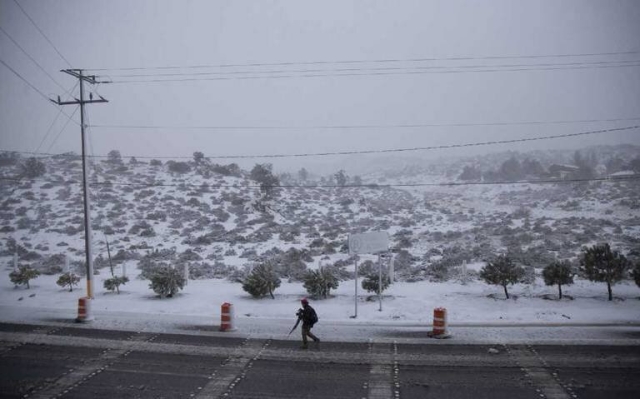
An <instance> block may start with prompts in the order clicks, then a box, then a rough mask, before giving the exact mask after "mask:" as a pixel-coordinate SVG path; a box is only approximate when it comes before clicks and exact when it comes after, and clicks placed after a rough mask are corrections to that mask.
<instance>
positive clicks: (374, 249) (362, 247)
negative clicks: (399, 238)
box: [349, 231, 389, 255]
mask: <svg viewBox="0 0 640 399" xmlns="http://www.w3.org/2000/svg"><path fill="white" fill-rule="evenodd" d="M388 250H389V234H388V233H387V232H386V231H373V232H370V233H363V234H349V254H350V255H355V254H375V253H378V252H383V251H388Z"/></svg>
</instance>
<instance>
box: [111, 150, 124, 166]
mask: <svg viewBox="0 0 640 399" xmlns="http://www.w3.org/2000/svg"><path fill="white" fill-rule="evenodd" d="M107 162H109V163H111V164H114V165H120V164H122V155H120V151H118V150H111V151H109V153H108V154H107Z"/></svg>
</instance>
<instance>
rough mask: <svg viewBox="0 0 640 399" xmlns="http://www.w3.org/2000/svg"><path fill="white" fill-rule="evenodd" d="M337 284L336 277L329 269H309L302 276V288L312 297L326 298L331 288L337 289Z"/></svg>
mask: <svg viewBox="0 0 640 399" xmlns="http://www.w3.org/2000/svg"><path fill="white" fill-rule="evenodd" d="M338 285H339V282H338V278H337V277H336V276H335V275H334V274H333V273H332V272H331V269H327V268H323V267H321V268H319V269H318V270H309V271H308V272H307V273H306V274H305V276H304V288H305V289H306V290H307V293H309V295H311V296H312V297H314V298H327V297H328V296H329V294H330V293H331V290H332V289H334V290H335V289H337V288H338Z"/></svg>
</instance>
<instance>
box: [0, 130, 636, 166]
mask: <svg viewBox="0 0 640 399" xmlns="http://www.w3.org/2000/svg"><path fill="white" fill-rule="evenodd" d="M638 128H640V125H635V126H626V127H617V128H610V129H600V130H591V131H586V132H577V133H566V134H558V135H550V136H542V137H529V138H520V139H512V140H493V141H484V142H476V143H464V144H447V145H438V146H428V147H410V148H393V149H381V150H354V151H333V152H315V153H299V154H263V155H259V154H255V155H209V156H206V158H209V159H254V158H302V157H318V156H329V155H360V154H384V153H393V152H409V151H426V150H443V149H451V148H465V147H478V146H489V145H497V144H511V143H523V142H529V141H540V140H552V139H560V138H566V137H577V136H586V135H592V134H602V133H611V132H620V131H625V130H633V129H638ZM0 151H3V152H16V153H21V154H34V155H42V156H60V155H63V154H49V153H39V154H35V153H33V152H25V151H22V152H21V151H8V150H0ZM123 156H125V157H135V158H141V159H145V158H149V159H190V158H192V157H185V156H142V155H123ZM93 157H95V158H108V157H109V156H108V155H94V156H93Z"/></svg>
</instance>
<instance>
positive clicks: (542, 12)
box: [0, 0, 640, 165]
mask: <svg viewBox="0 0 640 399" xmlns="http://www.w3.org/2000/svg"><path fill="white" fill-rule="evenodd" d="M17 2H18V3H19V5H20V6H21V7H22V8H23V9H24V11H26V13H27V14H28V15H29V16H30V17H31V18H32V20H33V21H34V22H35V24H36V25H37V26H38V27H39V28H40V30H41V31H42V32H43V33H44V34H45V35H46V36H47V38H48V39H49V40H50V42H51V43H52V44H53V45H54V46H55V47H56V48H57V51H56V50H55V49H54V48H53V46H52V45H51V44H50V43H48V41H47V40H46V39H45V38H44V37H43V36H42V35H41V34H40V33H39V31H38V29H37V28H36V27H35V26H34V24H32V23H31V22H30V21H29V19H28V18H27V16H26V15H25V14H24V13H23V12H22V11H21V9H20V8H19V6H18V5H17V4H16V2H15V1H14V0H0V27H1V28H2V31H1V32H0V59H1V60H2V61H3V62H4V63H6V64H7V65H8V66H10V67H11V68H13V70H14V71H15V72H17V73H19V74H20V75H21V76H22V78H24V79H25V80H26V81H28V82H29V83H30V84H31V85H33V86H34V87H35V88H37V89H38V90H39V91H40V92H41V93H42V94H44V95H45V96H48V97H52V98H53V97H56V96H57V95H61V97H62V99H63V100H64V99H66V98H67V97H68V96H67V95H65V92H64V90H63V89H62V88H61V87H59V86H58V85H57V84H56V83H55V82H54V81H53V80H55V81H56V82H58V83H59V84H60V86H62V87H63V88H64V89H65V90H69V89H71V88H72V87H74V85H75V83H76V81H75V80H74V79H73V78H71V77H70V76H68V75H65V74H63V73H61V72H60V70H61V69H65V68H70V67H73V68H83V69H87V73H90V74H97V75H100V77H99V80H110V81H113V83H111V84H101V85H98V86H95V87H91V86H90V85H87V91H92V92H94V93H99V94H100V95H102V96H104V97H105V98H106V99H108V100H109V103H104V104H93V105H88V106H87V107H86V108H87V114H88V123H89V124H90V125H95V126H93V127H91V128H90V129H89V135H90V142H91V152H92V154H93V155H106V154H107V153H108V152H109V151H110V150H112V149H117V150H119V151H120V152H121V153H122V155H123V156H132V155H133V156H137V157H140V158H142V157H145V156H150V157H174V156H175V157H178V156H189V157H190V156H191V155H192V154H193V152H195V151H201V152H203V153H204V154H205V155H207V156H223V155H252V154H298V153H316V152H335V151H358V150H380V149H391V148H411V147H425V146H441V145H454V144H467V143H475V142H486V141H491V140H509V139H518V138H532V137H539V136H549V135H560V134H571V133H578V132H586V131H593V130H600V129H610V128H620V127H627V126H634V125H638V124H640V2H639V1H635V0H629V1H613V0H601V1H592V0H577V1H555V0H549V1H511V0H505V1H495V0H492V1H451V0H446V1H427V0H415V1H413V0H411V1H410V0H401V1H371V0H369V1H364V0H362V1H348V0H335V1H321V2H317V1H313V2H312V1H300V0H291V1H265V0H260V1H258V0H256V1H231V0H229V1H213V0H202V1H196V0H193V1H170V0H164V1H159V0H148V1H142V0H137V1H129V0H127V1H120V0H109V1H89V0H57V1H54V0H17ZM7 34H8V35H10V36H11V38H12V39H13V40H12V39H10V38H9V37H8V36H7ZM13 41H15V42H16V43H17V44H19V45H20V46H21V47H22V48H23V49H24V51H25V52H26V53H28V54H29V56H31V57H32V58H33V59H34V60H35V61H37V63H38V64H39V65H40V66H41V67H42V68H43V69H44V71H46V72H47V73H48V74H49V75H50V76H51V77H48V76H47V75H46V74H45V73H44V72H43V71H42V70H41V69H40V68H39V67H38V66H37V65H36V64H35V63H34V62H33V61H32V60H31V59H30V58H29V56H27V55H25V53H24V52H23V51H21V50H20V49H19V48H18V47H17V46H16V44H15V43H14V42H13ZM58 52H59V53H60V54H61V55H62V56H60V55H59V54H58ZM62 57H64V59H66V60H67V61H68V62H69V63H67V61H65V60H64V59H63V58H62ZM391 60H395V61H391ZM346 61H357V62H346ZM251 64H253V65H251ZM255 64H259V65H255ZM269 64H272V65H269ZM273 64H276V65H273ZM221 65H223V66H221ZM229 65H233V66H229ZM201 66H207V67H201ZM166 67H181V68H166ZM127 68H141V69H127ZM92 69H93V70H92ZM123 75H145V76H137V77H133V76H123ZM149 75H159V76H149ZM340 75H342V76H340ZM356 75H360V76H356ZM51 78H53V79H51ZM167 79H168V80H171V81H166V82H132V81H139V80H167ZM78 95H79V94H78V90H77V88H76V89H75V90H74V96H76V97H77V96H78ZM94 98H96V97H95V96H94ZM63 108H64V109H63V111H64V112H65V113H66V114H67V115H71V114H73V112H74V111H75V109H76V107H75V106H71V105H68V106H64V107H63ZM59 109H60V108H59V107H58V106H56V105H53V104H51V103H48V102H47V101H46V100H45V99H44V98H43V96H42V95H41V94H39V93H38V92H36V91H35V90H34V89H33V88H32V87H30V86H29V85H28V84H27V83H25V82H24V81H23V80H21V79H20V78H19V77H18V76H16V75H15V74H14V73H13V72H11V71H10V70H9V69H8V68H7V66H5V65H2V64H0V149H5V150H16V151H25V152H31V151H38V152H47V153H60V152H66V151H74V152H77V153H79V152H80V129H79V126H78V125H77V124H75V123H69V124H67V126H66V128H65V129H64V130H63V126H64V125H65V122H66V121H67V117H66V116H64V115H60V116H59V118H58V119H57V120H56V116H57V115H58V113H59ZM73 119H74V120H76V121H78V120H79V112H76V113H75V115H74V117H73ZM611 119H616V120H615V121H611ZM54 120H55V123H54ZM585 120H588V121H589V122H572V123H542V122H553V121H565V122H567V121H585ZM594 120H597V121H594ZM603 120H609V121H603ZM519 122H541V123H536V124H531V123H529V124H515V123H519ZM499 123H506V124H507V125H495V124H499ZM461 124H462V125H465V124H466V125H465V126H459V125H461ZM474 124H480V125H474ZM482 124H488V125H484V126H483V125H482ZM491 124H494V125H491ZM362 125H368V126H372V127H369V128H353V126H362ZM389 125H392V126H393V125H396V126H397V125H439V126H419V127H395V128H392V127H385V126H389ZM452 125H458V126H452ZM50 126H52V128H51V129H50V131H49V133H48V134H47V131H48V129H49V127H50ZM122 126H125V127H122ZM126 126H129V127H126ZM131 126H145V127H152V126H158V127H162V128H144V129H141V128H133V127H131ZM327 126H329V127H332V128H320V127H327ZM337 126H351V128H338V127H337ZM186 127H200V128H202V129H187V128H186ZM204 127H208V128H206V129H205V128H204ZM221 127H226V128H221ZM240 127H253V129H244V128H242V129H240ZM276 127H280V128H276ZM595 143H633V144H640V130H638V129H635V130H624V131H617V132H615V131H614V132H609V133H603V134H594V135H587V136H578V137H571V138H567V139H556V140H544V141H535V142H527V143H525V145H513V144H509V145H507V144H503V145H499V146H482V147H471V148H463V149H460V148H458V149H448V150H438V151H421V152H413V153H411V155H414V156H422V155H424V156H429V155H434V154H437V155H439V156H443V155H444V156H446V155H447V154H451V155H461V154H463V151H465V152H467V151H469V150H472V149H474V148H477V149H481V150H482V151H487V150H505V149H515V150H522V149H528V148H581V147H583V146H585V145H589V144H595ZM315 158H317V157H315ZM355 159H357V158H355ZM232 161H235V160H221V161H220V162H224V163H228V162H232ZM307 161H309V162H312V161H313V159H311V158H310V159H306V158H296V159H295V162H298V163H300V164H301V165H304V164H305V162H307ZM248 162H253V163H255V162H273V160H269V159H266V160H265V159H255V160H249V161H248Z"/></svg>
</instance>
